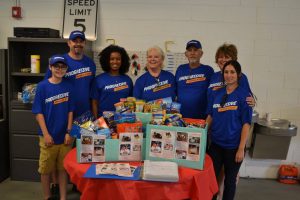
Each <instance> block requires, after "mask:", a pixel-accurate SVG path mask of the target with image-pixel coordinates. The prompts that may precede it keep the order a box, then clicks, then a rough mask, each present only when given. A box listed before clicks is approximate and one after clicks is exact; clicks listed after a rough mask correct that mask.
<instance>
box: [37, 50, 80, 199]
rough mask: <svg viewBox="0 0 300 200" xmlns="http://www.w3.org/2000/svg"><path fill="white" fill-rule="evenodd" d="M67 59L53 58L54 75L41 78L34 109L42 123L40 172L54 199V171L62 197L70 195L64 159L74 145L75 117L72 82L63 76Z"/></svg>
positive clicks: (40, 130) (44, 185) (46, 193)
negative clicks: (67, 193)
mask: <svg viewBox="0 0 300 200" xmlns="http://www.w3.org/2000/svg"><path fill="white" fill-rule="evenodd" d="M67 68H68V66H67V62H66V59H65V58H64V57H63V56H62V55H55V56H52V57H51V58H50V61H49V70H50V71H51V74H52V75H51V77H50V78H49V79H44V80H43V81H41V82H40V83H39V84H38V86H37V90H36V95H35V99H34V103H33V106H32V112H33V113H34V114H36V120H37V122H38V124H39V131H38V133H39V135H40V137H39V145H40V158H39V169H38V171H39V173H40V174H41V182H42V186H43V192H44V198H45V199H53V197H51V194H50V174H51V173H52V172H53V171H55V170H57V171H58V177H59V178H58V179H59V191H60V195H61V196H60V199H66V186H67V173H66V171H65V169H64V167H63V159H64V157H65V155H66V154H67V153H68V152H69V150H70V149H71V147H72V142H73V139H72V137H71V136H70V134H69V132H70V129H71V127H72V121H73V110H74V104H73V98H72V95H73V92H72V90H73V89H72V88H73V87H72V85H71V84H70V83H69V82H68V81H66V80H63V77H64V76H65V74H66V71H67Z"/></svg>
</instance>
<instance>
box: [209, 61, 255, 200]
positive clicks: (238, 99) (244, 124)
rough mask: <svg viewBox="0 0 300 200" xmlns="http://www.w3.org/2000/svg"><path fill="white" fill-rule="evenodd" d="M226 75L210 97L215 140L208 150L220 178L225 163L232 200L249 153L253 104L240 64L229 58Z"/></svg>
mask: <svg viewBox="0 0 300 200" xmlns="http://www.w3.org/2000/svg"><path fill="white" fill-rule="evenodd" d="M222 76H223V79H224V85H226V86H225V87H222V88H221V89H219V90H217V91H215V92H213V94H212V95H211V98H210V99H209V106H208V116H207V119H206V120H207V123H208V125H209V128H210V130H211V144H210V147H209V149H208V154H209V155H210V156H211V158H212V160H213V163H214V170H215V174H216V177H217V178H218V176H219V174H220V172H221V169H222V166H224V170H225V181H224V192H223V200H232V199H234V195H235V189H236V177H237V174H238V172H239V169H240V166H241V164H242V162H243V159H244V156H245V145H246V140H247V136H248V133H249V128H250V124H251V118H252V108H251V107H250V106H249V104H247V101H246V98H247V97H248V96H249V93H248V91H247V90H245V89H244V88H242V87H241V86H240V85H239V79H240V78H241V76H242V71H241V66H240V64H239V63H238V62H237V61H234V60H231V61H228V62H227V63H225V64H224V67H223V69H222ZM215 198H216V197H215Z"/></svg>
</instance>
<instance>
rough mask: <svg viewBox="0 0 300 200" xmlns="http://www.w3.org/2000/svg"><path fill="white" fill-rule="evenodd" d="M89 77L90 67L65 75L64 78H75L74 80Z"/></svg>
mask: <svg viewBox="0 0 300 200" xmlns="http://www.w3.org/2000/svg"><path fill="white" fill-rule="evenodd" d="M91 75H92V72H91V70H90V67H83V68H80V69H75V70H73V71H70V72H68V73H66V77H70V76H75V79H80V78H84V77H87V76H91Z"/></svg>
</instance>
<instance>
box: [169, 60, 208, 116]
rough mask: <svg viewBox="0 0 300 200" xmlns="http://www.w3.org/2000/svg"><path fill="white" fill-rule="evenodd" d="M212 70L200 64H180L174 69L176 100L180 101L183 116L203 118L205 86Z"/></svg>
mask: <svg viewBox="0 0 300 200" xmlns="http://www.w3.org/2000/svg"><path fill="white" fill-rule="evenodd" d="M213 73H214V70H213V68H212V67H210V66H208V65H203V64H201V65H200V66H199V67H197V68H194V69H192V68H190V66H189V64H184V65H180V66H179V67H178V69H177V71H176V75H175V79H176V84H177V101H178V102H179V103H181V114H182V116H183V117H185V118H194V119H205V118H206V106H207V87H208V85H209V81H210V78H211V76H212V75H213Z"/></svg>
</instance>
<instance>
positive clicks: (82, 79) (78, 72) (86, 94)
mask: <svg viewBox="0 0 300 200" xmlns="http://www.w3.org/2000/svg"><path fill="white" fill-rule="evenodd" d="M85 45H86V38H85V34H84V33H83V32H81V31H78V30H75V31H72V32H71V33H70V36H69V40H68V46H69V48H70V51H69V52H68V53H66V54H64V55H63V56H64V57H65V59H66V62H67V63H68V70H67V73H66V75H65V78H66V79H68V80H69V81H70V82H71V84H72V85H73V87H74V88H76V91H75V93H74V103H75V110H74V118H76V117H78V116H80V115H81V114H83V113H85V112H86V111H89V110H91V102H90V89H91V85H92V82H93V80H94V77H95V74H96V64H95V63H94V61H93V60H92V59H91V58H89V57H88V56H86V55H84V48H85ZM50 76H51V71H50V70H48V71H47V73H46V75H45V78H49V77H50Z"/></svg>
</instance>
